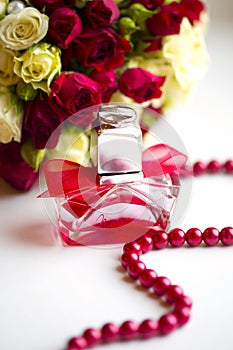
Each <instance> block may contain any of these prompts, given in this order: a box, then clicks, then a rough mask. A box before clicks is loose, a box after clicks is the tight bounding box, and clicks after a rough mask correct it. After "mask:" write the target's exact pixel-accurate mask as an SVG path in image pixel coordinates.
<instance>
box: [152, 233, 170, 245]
mask: <svg viewBox="0 0 233 350" xmlns="http://www.w3.org/2000/svg"><path fill="white" fill-rule="evenodd" d="M152 239H153V245H154V248H155V249H162V248H166V246H167V245H168V235H167V233H166V232H164V231H158V232H156V233H154V235H153V237H152Z"/></svg>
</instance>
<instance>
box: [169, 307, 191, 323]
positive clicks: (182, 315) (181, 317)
mask: <svg viewBox="0 0 233 350" xmlns="http://www.w3.org/2000/svg"><path fill="white" fill-rule="evenodd" d="M173 313H174V315H175V316H176V317H177V320H178V324H179V326H183V325H184V324H185V323H187V322H188V320H189V319H190V308H188V307H182V308H179V309H178V308H177V309H176V310H175V311H174V312H173Z"/></svg>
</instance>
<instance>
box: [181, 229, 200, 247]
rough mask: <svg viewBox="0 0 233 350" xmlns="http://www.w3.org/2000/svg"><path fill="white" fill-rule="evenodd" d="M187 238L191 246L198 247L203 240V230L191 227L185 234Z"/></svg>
mask: <svg viewBox="0 0 233 350" xmlns="http://www.w3.org/2000/svg"><path fill="white" fill-rule="evenodd" d="M185 239H186V242H187V243H188V244H189V245H190V246H191V247H197V246H198V245H200V244H201V242H202V232H201V230H199V229H198V228H190V229H189V230H188V231H187V232H186V234H185Z"/></svg>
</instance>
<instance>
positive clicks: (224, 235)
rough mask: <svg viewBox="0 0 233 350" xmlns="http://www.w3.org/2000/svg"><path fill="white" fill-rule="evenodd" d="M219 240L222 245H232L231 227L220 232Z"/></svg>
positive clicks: (232, 231)
mask: <svg viewBox="0 0 233 350" xmlns="http://www.w3.org/2000/svg"><path fill="white" fill-rule="evenodd" d="M220 239H221V241H222V243H223V244H224V245H232V244H233V227H225V228H223V229H222V231H221V232H220Z"/></svg>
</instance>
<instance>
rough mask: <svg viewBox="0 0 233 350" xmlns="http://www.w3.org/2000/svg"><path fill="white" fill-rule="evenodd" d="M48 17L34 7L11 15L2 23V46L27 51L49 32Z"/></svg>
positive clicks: (0, 37)
mask: <svg viewBox="0 0 233 350" xmlns="http://www.w3.org/2000/svg"><path fill="white" fill-rule="evenodd" d="M48 23H49V20H48V17H47V16H46V15H44V14H42V13H40V11H38V10H37V9H35V8H33V7H26V8H24V9H23V10H21V11H19V12H18V13H16V14H9V15H7V16H6V17H4V18H3V19H2V20H1V22H0V41H1V46H3V47H6V48H9V49H11V50H25V49H28V48H29V47H31V46H32V45H33V44H36V43H38V42H39V41H40V40H41V39H43V38H44V37H45V35H46V34H47V31H48Z"/></svg>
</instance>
